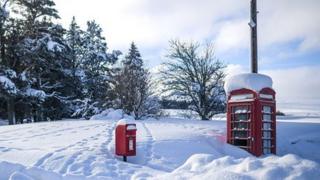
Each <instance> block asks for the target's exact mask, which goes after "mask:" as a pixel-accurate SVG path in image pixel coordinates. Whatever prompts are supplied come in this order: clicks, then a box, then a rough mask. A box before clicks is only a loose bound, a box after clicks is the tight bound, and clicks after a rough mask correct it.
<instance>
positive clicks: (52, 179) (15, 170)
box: [0, 161, 83, 180]
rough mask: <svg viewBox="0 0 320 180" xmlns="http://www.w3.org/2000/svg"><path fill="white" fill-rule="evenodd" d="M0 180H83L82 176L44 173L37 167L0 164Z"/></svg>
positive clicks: (44, 171)
mask: <svg viewBox="0 0 320 180" xmlns="http://www.w3.org/2000/svg"><path fill="white" fill-rule="evenodd" d="M0 179H8V180H38V179H48V180H62V179H74V180H75V179H83V177H82V176H76V175H66V176H62V175H60V174H58V173H55V172H51V171H46V170H44V169H41V168H37V167H25V166H23V165H21V164H16V163H9V162H6V161H2V162H0Z"/></svg>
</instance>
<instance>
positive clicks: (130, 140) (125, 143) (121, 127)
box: [115, 119, 137, 161]
mask: <svg viewBox="0 0 320 180" xmlns="http://www.w3.org/2000/svg"><path fill="white" fill-rule="evenodd" d="M136 131H137V128H136V124H135V123H134V121H132V120H126V119H122V120H120V121H119V122H118V123H117V126H116V131H115V133H116V134H115V136H116V140H115V143H116V144H115V145H116V148H115V151H116V155H118V156H123V160H124V161H127V156H135V155H136Z"/></svg>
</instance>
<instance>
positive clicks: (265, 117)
mask: <svg viewBox="0 0 320 180" xmlns="http://www.w3.org/2000/svg"><path fill="white" fill-rule="evenodd" d="M263 120H264V121H271V114H263Z"/></svg>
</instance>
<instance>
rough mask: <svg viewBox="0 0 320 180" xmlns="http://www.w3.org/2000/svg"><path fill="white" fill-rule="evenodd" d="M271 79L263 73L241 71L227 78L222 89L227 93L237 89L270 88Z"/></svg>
mask: <svg viewBox="0 0 320 180" xmlns="http://www.w3.org/2000/svg"><path fill="white" fill-rule="evenodd" d="M272 83H273V82H272V79H271V78H270V77H269V76H267V75H264V74H257V73H243V74H237V75H234V76H231V77H229V78H227V80H226V82H225V85H224V89H225V91H226V93H227V94H229V93H230V92H231V91H234V90H237V89H242V88H246V89H250V90H253V91H255V92H259V91H260V90H262V89H263V88H267V87H269V88H272Z"/></svg>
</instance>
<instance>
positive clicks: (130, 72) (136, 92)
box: [115, 42, 157, 119]
mask: <svg viewBox="0 0 320 180" xmlns="http://www.w3.org/2000/svg"><path fill="white" fill-rule="evenodd" d="M115 81H116V85H115V93H116V95H117V98H118V100H119V103H120V105H119V106H120V108H122V109H123V110H124V111H125V112H126V113H128V114H132V115H134V116H135V118H136V119H139V118H141V117H142V116H145V115H147V114H148V113H150V112H151V111H155V112H153V113H157V110H156V108H155V107H156V106H154V105H155V104H157V101H156V99H155V98H151V96H150V90H149V73H148V71H147V70H145V69H144V67H143V60H142V58H141V55H140V52H139V51H138V48H137V46H136V45H135V44H134V43H133V42H132V43H131V46H130V49H129V52H128V54H127V55H126V56H125V58H124V60H123V61H122V67H121V69H120V71H119V73H118V74H117V76H116V79H115Z"/></svg>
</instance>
